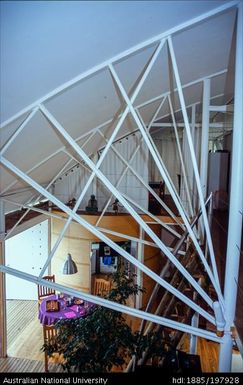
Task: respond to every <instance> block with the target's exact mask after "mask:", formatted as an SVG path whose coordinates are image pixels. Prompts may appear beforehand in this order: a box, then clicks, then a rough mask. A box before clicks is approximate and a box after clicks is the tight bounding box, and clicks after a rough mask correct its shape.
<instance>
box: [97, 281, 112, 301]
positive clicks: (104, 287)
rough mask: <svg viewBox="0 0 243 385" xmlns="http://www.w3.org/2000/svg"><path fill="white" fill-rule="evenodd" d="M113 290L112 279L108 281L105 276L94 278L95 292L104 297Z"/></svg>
mask: <svg viewBox="0 0 243 385" xmlns="http://www.w3.org/2000/svg"><path fill="white" fill-rule="evenodd" d="M110 290H111V281H107V280H105V279H103V278H95V279H94V294H95V295H99V296H101V297H104V296H105V295H107V294H108V293H109V291H110Z"/></svg>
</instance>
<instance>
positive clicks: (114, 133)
mask: <svg viewBox="0 0 243 385" xmlns="http://www.w3.org/2000/svg"><path fill="white" fill-rule="evenodd" d="M164 43H165V41H161V42H160V44H159V45H158V47H157V48H156V50H155V52H154V54H153V55H152V58H151V59H150V61H149V63H148V65H147V67H146V69H145V71H144V73H143V75H142V78H141V79H140V81H139V84H138V85H137V87H136V89H135V91H134V93H133V95H132V100H135V99H136V97H137V95H138V94H139V92H140V90H141V88H142V86H143V84H144V82H145V80H146V78H147V76H148V74H149V72H150V70H151V68H152V67H153V65H154V62H155V61H156V59H157V56H158V55H159V53H160V51H161V49H162V47H163V45H164ZM39 108H40V110H41V112H42V113H43V114H44V116H45V117H47V118H48V117H49V118H50V114H49V112H48V110H47V109H46V108H45V107H44V106H42V105H41V106H39ZM128 112H129V108H128V107H126V108H125V110H124V111H123V113H122V115H121V116H120V118H119V119H118V123H117V125H116V127H115V129H114V130H113V131H112V134H111V136H110V138H109V140H108V142H107V145H106V147H105V148H104V150H103V152H102V154H101V156H100V158H99V160H98V162H97V164H96V166H95V170H93V171H92V173H91V175H90V177H89V179H88V181H87V183H86V184H85V186H84V188H83V190H82V192H81V194H80V196H79V198H78V199H77V202H76V204H75V206H74V208H73V212H74V213H76V212H77V210H78V208H79V206H80V204H81V202H82V200H83V198H84V196H85V194H86V192H87V191H88V188H89V186H90V185H91V183H92V181H93V180H94V178H95V176H96V171H97V170H98V169H99V168H100V166H101V164H102V162H103V160H104V158H105V156H106V154H107V152H108V151H109V149H110V147H111V145H112V143H113V142H114V140H115V138H116V136H117V134H118V132H119V130H120V128H121V126H122V124H123V122H124V120H125V119H126V117H127V114H128ZM49 121H50V122H51V123H52V124H54V126H56V124H55V122H53V120H50V119H49ZM71 221H72V217H71V216H70V217H69V218H68V221H67V222H66V223H65V225H64V227H63V229H62V231H61V233H60V234H59V237H58V238H57V240H56V242H55V245H54V246H53V248H52V251H51V253H50V255H49V256H48V258H47V261H46V263H45V264H44V266H43V268H42V270H41V272H40V275H39V277H40V278H41V277H43V274H44V273H45V271H46V268H47V266H49V264H50V262H51V260H52V258H53V256H54V254H55V252H56V251H57V249H58V247H59V245H60V243H61V241H62V239H63V237H64V235H65V233H66V231H67V229H68V227H69V225H70V223H71Z"/></svg>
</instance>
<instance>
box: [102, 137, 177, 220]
mask: <svg viewBox="0 0 243 385" xmlns="http://www.w3.org/2000/svg"><path fill="white" fill-rule="evenodd" d="M99 132H100V131H99ZM100 134H101V135H102V137H103V138H104V139H105V140H107V139H106V137H105V135H103V133H101V132H100ZM142 139H143V138H141V143H142ZM111 149H112V151H113V152H114V153H115V154H116V155H117V156H118V158H119V159H120V160H121V161H122V162H123V163H124V164H125V165H126V169H129V170H130V171H131V172H132V173H133V175H134V176H135V177H136V178H137V179H138V180H139V182H141V184H142V185H143V186H144V187H145V188H146V189H147V190H148V191H149V192H150V194H152V195H153V197H154V198H155V199H156V200H157V202H159V203H160V205H161V206H162V207H163V208H164V209H165V210H166V212H167V213H168V214H169V215H170V216H171V217H172V218H173V220H174V221H175V222H176V223H177V225H178V226H180V227H183V225H182V224H181V222H180V221H179V220H178V217H177V216H176V215H175V214H174V213H173V211H172V210H171V209H170V208H169V207H168V206H167V205H166V204H165V203H164V202H163V201H162V199H161V198H160V197H159V196H158V195H157V194H156V192H155V191H154V190H153V189H152V188H151V187H150V186H149V185H148V184H147V183H146V182H145V181H144V180H143V178H142V177H141V175H139V173H138V172H137V171H136V170H135V169H134V167H132V166H131V164H130V163H131V162H132V160H133V159H134V157H135V155H136V153H137V150H138V148H137V149H136V150H135V152H134V153H133V155H132V157H131V159H130V161H129V162H128V161H127V160H126V159H125V158H124V157H123V156H122V155H121V154H120V153H119V151H117V149H116V148H115V147H114V146H112V147H111ZM126 169H125V170H126ZM125 170H124V172H125ZM122 175H123V174H121V176H122ZM119 180H120V179H119ZM119 185H120V182H119V184H118V183H117V184H116V187H118V186H119ZM107 207H108V206H107ZM107 207H106V206H105V210H106V208H107ZM103 215H104V213H103V212H102V214H101V218H102V216H103ZM99 222H100V221H99ZM99 222H98V223H99ZM98 223H97V224H98Z"/></svg>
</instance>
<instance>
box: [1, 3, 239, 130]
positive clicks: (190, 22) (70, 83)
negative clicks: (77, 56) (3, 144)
mask: <svg viewBox="0 0 243 385" xmlns="http://www.w3.org/2000/svg"><path fill="white" fill-rule="evenodd" d="M238 2H239V0H234V1H231V2H229V3H225V4H223V5H221V6H220V7H217V8H214V9H212V10H210V11H209V12H205V13H203V14H201V15H199V16H197V17H195V18H193V19H191V20H188V21H186V22H184V23H182V24H179V25H178V26H176V27H173V28H171V29H169V30H167V31H166V32H163V33H161V34H159V35H157V36H155V37H152V38H150V39H148V40H146V41H144V42H142V43H140V44H137V45H136V46H134V47H132V48H130V49H128V50H126V51H124V52H122V53H120V54H118V55H116V56H114V57H112V58H111V59H109V60H106V61H104V62H103V63H101V64H99V65H97V66H95V67H93V68H91V69H89V70H88V71H85V72H83V73H82V74H79V75H78V76H76V77H75V78H73V79H71V80H70V81H68V82H66V83H64V84H62V85H61V86H60V87H57V88H56V89H54V90H53V91H51V92H49V93H48V94H46V95H45V96H43V97H42V98H40V99H38V100H37V101H36V102H34V103H32V104H31V105H29V106H27V107H26V108H24V109H23V110H21V111H20V112H18V113H17V114H15V115H14V116H13V117H11V118H10V119H7V120H5V121H4V122H3V123H2V124H1V125H0V128H3V127H5V126H6V125H8V124H9V123H11V122H13V121H14V120H16V119H18V118H19V117H21V116H22V115H23V114H25V113H27V112H29V111H30V110H32V109H33V108H35V107H36V106H38V105H39V104H42V103H45V102H46V101H48V100H49V99H51V98H52V97H54V96H56V95H58V94H60V93H61V92H63V91H64V90H66V89H68V88H70V87H72V86H73V85H74V84H77V83H78V82H80V81H81V80H83V79H85V78H87V77H90V76H91V75H93V74H95V73H97V72H100V71H102V70H104V69H105V68H106V67H108V66H109V65H110V64H111V63H115V62H119V61H121V60H122V59H124V58H126V57H128V56H130V55H132V54H134V53H135V52H139V51H141V50H143V49H144V48H147V47H150V46H152V45H154V44H156V43H157V42H159V41H161V40H162V39H164V38H167V37H168V36H171V35H173V34H175V33H177V32H179V31H183V30H185V29H188V28H190V27H192V26H194V25H196V24H198V23H200V22H202V21H203V20H206V19H208V18H211V17H213V16H215V15H217V14H220V13H222V12H224V11H226V10H228V9H230V8H233V7H235V6H236V5H237V4H238Z"/></svg>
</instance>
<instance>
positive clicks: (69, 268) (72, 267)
mask: <svg viewBox="0 0 243 385" xmlns="http://www.w3.org/2000/svg"><path fill="white" fill-rule="evenodd" d="M77 272H78V268H77V265H76V263H75V262H74V261H73V260H72V256H71V254H70V253H68V255H67V259H66V261H65V263H64V265H63V270H62V273H63V274H76V273H77Z"/></svg>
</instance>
